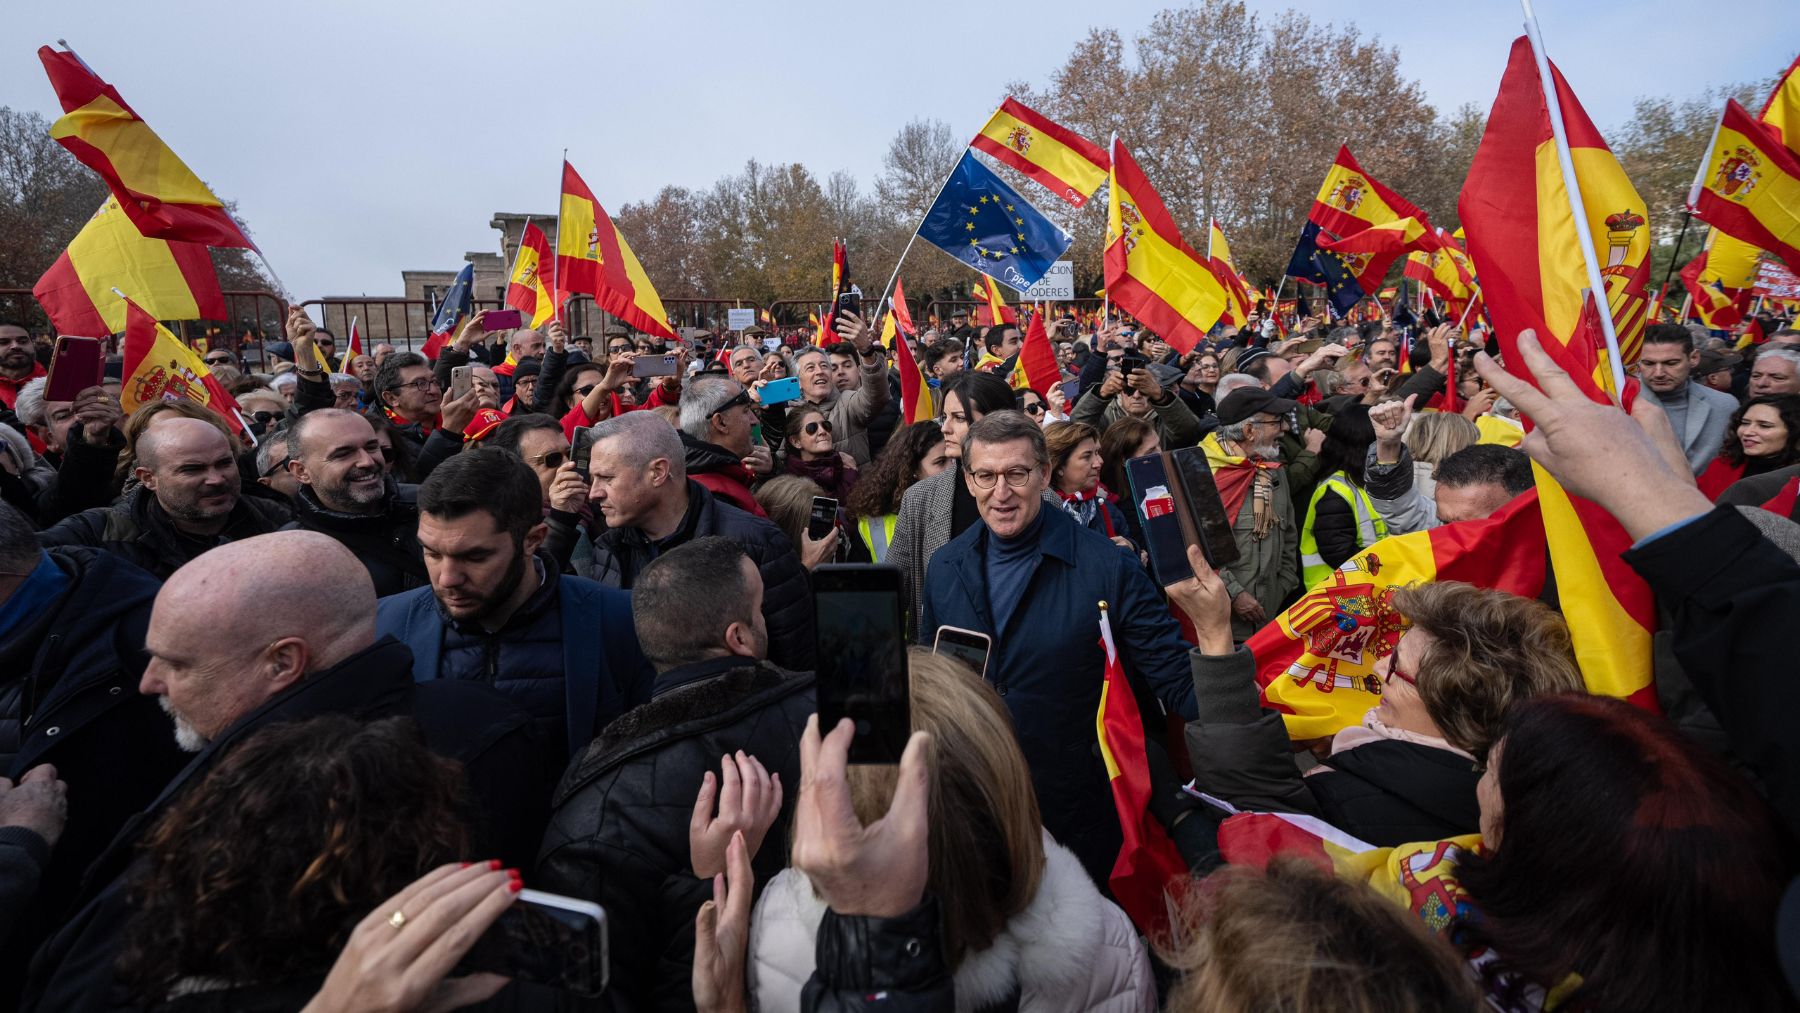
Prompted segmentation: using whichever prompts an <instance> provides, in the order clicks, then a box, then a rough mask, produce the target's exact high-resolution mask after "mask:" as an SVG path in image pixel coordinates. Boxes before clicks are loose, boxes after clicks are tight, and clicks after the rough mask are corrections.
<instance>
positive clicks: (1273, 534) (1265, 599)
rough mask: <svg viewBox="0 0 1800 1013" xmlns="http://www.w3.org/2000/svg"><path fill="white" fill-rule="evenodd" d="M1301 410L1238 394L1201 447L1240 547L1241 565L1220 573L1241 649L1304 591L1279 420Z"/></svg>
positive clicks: (1257, 392)
mask: <svg viewBox="0 0 1800 1013" xmlns="http://www.w3.org/2000/svg"><path fill="white" fill-rule="evenodd" d="M1297 407H1298V405H1297V404H1296V403H1295V402H1293V401H1288V400H1286V399H1284V398H1278V397H1276V396H1275V395H1273V394H1271V393H1269V392H1268V391H1266V390H1264V389H1262V388H1260V387H1241V388H1238V389H1237V390H1234V391H1232V392H1231V393H1229V394H1227V395H1225V399H1224V400H1222V401H1220V402H1219V407H1218V409H1217V414H1218V417H1219V428H1218V429H1217V430H1216V431H1215V432H1213V433H1212V434H1210V435H1208V436H1207V438H1206V439H1205V440H1204V441H1202V442H1201V444H1200V446H1201V448H1202V449H1204V450H1205V451H1206V461H1207V463H1208V464H1209V465H1211V466H1212V471H1213V480H1214V482H1215V483H1217V485H1218V487H1219V498H1220V499H1221V500H1222V501H1223V502H1224V504H1225V516H1227V517H1230V518H1231V519H1232V522H1231V537H1232V540H1233V541H1234V542H1236V543H1237V547H1238V561H1237V562H1235V563H1233V564H1231V566H1230V567H1228V568H1227V569H1225V570H1222V571H1220V573H1221V575H1222V576H1223V577H1224V578H1225V590H1226V591H1227V592H1229V593H1230V595H1231V635H1232V638H1233V639H1234V640H1236V641H1238V642H1239V643H1242V642H1243V641H1245V640H1247V639H1249V637H1250V634H1252V633H1255V632H1256V631H1257V630H1258V629H1259V628H1261V627H1262V625H1263V624H1264V623H1267V622H1268V621H1269V620H1270V619H1271V618H1273V617H1274V616H1275V614H1276V613H1278V612H1280V611H1281V607H1282V604H1283V603H1284V602H1286V601H1287V599H1288V597H1289V596H1290V595H1291V594H1293V592H1295V591H1297V590H1299V587H1300V568H1299V564H1298V559H1299V556H1298V552H1299V545H1298V541H1299V530H1300V528H1299V524H1298V521H1297V519H1296V518H1295V516H1294V501H1293V496H1292V495H1290V493H1289V490H1288V485H1287V482H1288V478H1287V474H1286V469H1285V468H1283V467H1282V466H1281V433H1282V429H1283V423H1282V417H1283V416H1284V415H1286V414H1287V413H1288V412H1290V411H1293V410H1294V409H1295V408H1297Z"/></svg>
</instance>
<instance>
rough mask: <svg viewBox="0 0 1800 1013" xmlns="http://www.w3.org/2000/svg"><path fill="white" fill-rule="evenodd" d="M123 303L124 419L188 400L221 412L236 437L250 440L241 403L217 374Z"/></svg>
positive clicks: (159, 326) (165, 330) (137, 309)
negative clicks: (156, 406)
mask: <svg viewBox="0 0 1800 1013" xmlns="http://www.w3.org/2000/svg"><path fill="white" fill-rule="evenodd" d="M121 299H122V301H123V302H124V304H125V342H124V345H123V346H122V351H123V352H124V358H125V362H124V367H123V368H124V377H125V381H124V383H122V384H120V386H119V407H120V408H122V409H124V411H125V414H127V415H130V414H131V413H132V412H134V411H137V410H138V409H139V408H141V407H143V406H144V405H147V404H153V403H155V402H157V401H168V400H172V399H185V400H188V401H192V402H194V403H195V404H199V405H204V406H205V407H207V408H211V409H212V410H213V411H215V412H218V413H219V414H220V416H222V417H223V418H224V419H225V423H226V425H228V426H230V427H231V430H232V432H235V433H237V434H238V435H239V436H245V435H247V434H246V430H245V429H244V420H243V417H242V416H241V415H239V413H238V405H237V402H236V401H234V400H232V397H231V395H230V394H227V393H225V388H223V387H221V386H219V381H217V380H215V379H213V375H212V370H210V369H207V368H206V363H205V362H202V361H201V359H200V356H198V355H196V354H195V353H194V350H193V349H191V348H189V347H188V346H186V345H184V344H182V343H181V340H180V339H179V338H177V337H175V335H173V334H170V333H169V331H168V328H166V327H164V326H163V325H162V324H160V323H157V322H156V318H155V317H154V316H151V315H150V313H149V312H148V311H146V310H145V309H144V308H143V307H141V306H139V305H138V304H137V303H134V302H132V301H131V300H130V299H127V298H124V297H121Z"/></svg>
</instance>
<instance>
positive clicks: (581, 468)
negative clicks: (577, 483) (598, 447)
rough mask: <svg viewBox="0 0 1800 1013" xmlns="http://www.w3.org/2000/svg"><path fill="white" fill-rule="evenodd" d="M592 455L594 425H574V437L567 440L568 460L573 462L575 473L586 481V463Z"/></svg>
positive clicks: (587, 474)
mask: <svg viewBox="0 0 1800 1013" xmlns="http://www.w3.org/2000/svg"><path fill="white" fill-rule="evenodd" d="M593 456H594V427H593V426H576V427H575V438H574V439H572V440H570V441H569V460H571V461H574V462H575V474H577V475H580V476H581V480H582V481H583V482H586V481H587V480H588V479H589V477H590V475H589V472H588V464H589V462H590V461H592V460H593Z"/></svg>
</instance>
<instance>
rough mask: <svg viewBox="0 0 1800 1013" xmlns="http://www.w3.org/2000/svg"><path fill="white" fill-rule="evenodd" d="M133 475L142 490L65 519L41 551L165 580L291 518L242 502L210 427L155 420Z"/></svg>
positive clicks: (226, 444) (179, 418)
mask: <svg viewBox="0 0 1800 1013" xmlns="http://www.w3.org/2000/svg"><path fill="white" fill-rule="evenodd" d="M131 474H132V476H133V477H134V478H136V479H137V481H138V483H139V484H138V486H137V487H136V488H134V489H132V490H131V491H130V492H128V493H126V494H125V496H124V497H123V498H121V499H120V501H119V502H118V503H116V504H114V505H112V506H107V507H95V508H93V509H90V510H83V511H82V512H80V513H78V514H74V515H73V516H70V517H67V518H65V519H64V520H63V521H62V522H61V523H59V524H57V525H56V526H55V527H53V528H50V529H49V530H47V531H42V532H39V533H38V542H39V544H41V545H44V546H46V547H48V546H54V545H91V546H93V547H95V548H99V549H105V550H107V551H108V552H113V553H117V554H118V555H121V556H123V557H125V558H126V559H128V560H130V561H131V562H133V563H136V564H137V565H138V566H141V567H143V568H144V569H146V570H148V571H150V572H151V573H152V574H154V575H156V576H157V577H161V578H166V577H168V576H169V574H171V573H174V572H175V570H176V568H177V567H179V566H181V565H182V564H183V563H186V562H187V561H188V560H190V559H193V558H194V557H195V556H198V555H199V554H201V553H202V552H205V551H206V550H208V549H210V548H212V547H213V546H215V545H219V544H221V543H224V542H235V541H239V540H241V539H245V538H252V537H254V536H256V535H266V534H268V533H269V532H271V531H274V530H276V529H277V528H280V527H281V526H282V525H283V524H286V523H287V522H288V521H289V520H290V519H291V518H292V514H291V513H290V512H289V510H288V508H287V507H286V506H284V505H282V504H280V503H277V502H275V501H273V500H268V499H263V498H261V497H246V496H243V495H242V484H241V483H242V482H243V479H242V477H241V476H240V473H239V471H238V464H237V458H236V457H234V456H233V455H232V449H231V441H230V440H228V439H227V438H226V436H225V432H224V430H223V429H221V428H220V427H219V426H218V425H215V424H214V423H212V422H210V421H204V420H201V419H195V418H189V417H187V416H185V415H163V416H160V417H158V418H157V420H156V421H155V422H152V423H151V424H150V428H148V429H146V430H144V433H143V435H141V436H139V437H138V443H137V461H136V463H135V465H134V467H133V468H132V470H131Z"/></svg>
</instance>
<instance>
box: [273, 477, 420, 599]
mask: <svg viewBox="0 0 1800 1013" xmlns="http://www.w3.org/2000/svg"><path fill="white" fill-rule="evenodd" d="M286 530H289V531H295V530H298V531H318V532H321V533H323V534H327V535H330V536H331V537H333V538H335V539H337V540H338V541H340V542H342V543H344V547H345V548H347V549H349V550H350V551H351V552H352V553H354V554H355V555H356V558H357V559H358V560H360V561H361V562H362V565H363V567H364V568H365V569H367V570H368V571H369V578H370V579H371V580H373V581H374V582H375V596H376V597H377V598H385V597H387V596H388V595H390V594H399V593H400V592H402V591H410V590H412V589H413V588H415V587H424V586H426V585H428V584H430V583H431V575H430V574H428V573H426V571H425V550H424V549H421V548H420V547H419V487H418V486H416V485H396V484H395V483H394V481H393V480H392V479H389V480H388V493H387V501H386V504H385V506H384V507H383V509H382V512H381V513H379V514H346V513H340V512H338V511H336V510H332V509H330V508H329V507H326V506H325V505H324V504H322V503H320V502H319V498H318V497H317V496H315V495H313V491H312V489H311V487H309V486H304V485H303V486H301V487H300V490H299V493H298V494H297V495H296V496H295V497H294V520H293V522H292V523H290V524H288V525H287V528H286Z"/></svg>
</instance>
